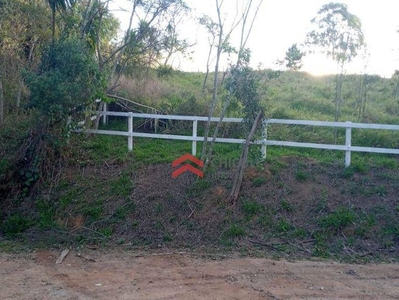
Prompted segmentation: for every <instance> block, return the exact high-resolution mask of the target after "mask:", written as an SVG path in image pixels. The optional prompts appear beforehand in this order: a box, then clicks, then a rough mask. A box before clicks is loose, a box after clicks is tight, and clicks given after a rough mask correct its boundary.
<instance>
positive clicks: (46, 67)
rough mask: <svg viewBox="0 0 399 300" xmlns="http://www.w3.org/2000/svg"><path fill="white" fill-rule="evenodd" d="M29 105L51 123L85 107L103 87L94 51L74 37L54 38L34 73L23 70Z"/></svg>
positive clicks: (103, 82) (103, 83)
mask: <svg viewBox="0 0 399 300" xmlns="http://www.w3.org/2000/svg"><path fill="white" fill-rule="evenodd" d="M25 75H26V76H25V77H26V83H27V85H28V87H29V90H30V93H31V97H30V105H31V106H33V107H36V108H38V110H39V111H40V112H41V113H42V114H43V115H44V116H46V117H48V120H49V122H50V123H56V122H59V121H61V120H63V119H64V118H65V117H66V116H67V115H69V114H71V113H72V112H76V111H80V110H83V109H85V108H86V107H87V106H88V105H90V104H91V103H93V101H94V100H95V97H96V95H98V94H100V93H101V91H102V90H104V88H105V81H104V80H103V78H102V76H101V73H100V72H99V70H98V66H97V64H96V62H95V57H94V54H92V53H91V52H90V51H89V49H87V47H86V45H85V44H84V43H83V42H82V41H80V40H76V39H67V40H61V41H58V42H54V43H53V44H52V45H51V46H50V47H49V48H48V49H47V50H46V51H45V53H44V54H43V57H42V60H41V64H40V67H39V69H38V72H36V73H26V74H25Z"/></svg>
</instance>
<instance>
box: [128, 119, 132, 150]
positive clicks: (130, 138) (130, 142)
mask: <svg viewBox="0 0 399 300" xmlns="http://www.w3.org/2000/svg"><path fill="white" fill-rule="evenodd" d="M127 127H128V129H127V130H128V133H129V136H128V137H127V148H128V149H129V151H132V150H133V116H132V115H130V116H129V117H128V125H127Z"/></svg>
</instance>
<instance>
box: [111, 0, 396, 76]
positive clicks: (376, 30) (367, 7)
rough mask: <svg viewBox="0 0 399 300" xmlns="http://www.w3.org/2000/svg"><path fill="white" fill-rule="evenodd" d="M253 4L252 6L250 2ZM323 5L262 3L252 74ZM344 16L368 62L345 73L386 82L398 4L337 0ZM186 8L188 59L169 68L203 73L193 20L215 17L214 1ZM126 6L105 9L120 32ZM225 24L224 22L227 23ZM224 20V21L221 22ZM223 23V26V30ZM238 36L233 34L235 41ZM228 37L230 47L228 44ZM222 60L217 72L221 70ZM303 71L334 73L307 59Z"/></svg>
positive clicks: (317, 58)
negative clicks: (349, 17) (354, 22)
mask: <svg viewBox="0 0 399 300" xmlns="http://www.w3.org/2000/svg"><path fill="white" fill-rule="evenodd" d="M254 2H256V1H254ZM329 2H330V1H329V0H264V1H263V3H262V6H261V8H260V10H259V13H258V16H257V19H256V21H255V23H254V27H253V30H252V32H251V35H250V38H249V40H248V45H247V46H248V47H249V48H250V49H251V65H252V66H253V67H254V68H258V67H259V66H260V67H261V68H272V69H277V68H278V66H277V65H276V61H277V60H279V59H283V58H284V56H285V52H286V51H287V49H288V48H289V47H290V46H291V45H292V44H294V43H297V44H301V43H303V42H304V40H305V37H306V33H307V32H308V31H309V30H310V28H311V22H310V20H311V19H312V18H314V17H315V16H316V15H317V11H318V10H319V9H320V8H321V7H322V6H323V5H324V4H327V3H329ZM337 2H341V3H345V4H346V5H347V6H348V10H349V12H351V13H352V14H355V15H356V16H358V17H359V19H360V20H361V22H362V30H363V33H364V37H365V42H366V43H367V49H368V53H369V58H368V60H367V63H366V61H365V60H362V59H360V58H356V59H355V60H354V61H353V62H351V63H350V64H348V65H347V73H358V74H361V73H368V74H378V75H380V76H383V77H391V76H392V74H393V72H394V71H395V69H399V33H398V32H397V31H398V30H399V16H398V14H399V1H398V0H341V1H337ZM186 3H187V4H188V5H189V6H190V7H191V8H192V12H191V16H190V18H188V19H186V20H185V22H184V26H182V29H181V32H180V34H181V36H182V37H183V38H187V39H188V40H189V41H190V43H193V44H194V43H195V46H193V47H192V48H191V51H192V54H191V59H185V58H183V57H175V58H174V59H173V60H172V64H173V66H174V67H175V68H178V69H180V70H183V71H204V70H205V66H206V59H207V53H208V51H209V43H208V36H207V34H206V32H205V30H204V29H203V27H201V26H200V25H198V24H197V23H196V22H195V20H196V18H197V17H200V16H202V15H204V14H207V15H210V16H212V17H215V16H216V5H215V0H186ZM234 3H235V0H225V1H224V4H223V7H222V14H226V15H227V16H231V15H232V14H234V13H235V6H234ZM130 6H131V4H129V2H128V1H126V0H114V3H113V5H112V7H111V9H112V10H114V11H115V12H116V13H115V15H116V16H117V17H118V18H119V19H120V21H121V26H122V27H126V25H127V21H128V18H129V14H128V13H127V12H125V13H123V12H121V11H120V10H119V9H118V8H119V7H123V8H124V9H126V10H129V8H130ZM227 18H228V17H227ZM227 20H228V19H227ZM228 24H229V23H228V21H227V24H226V26H227V27H229V26H228ZM238 35H239V32H238V30H237V31H236V35H235V36H236V37H238ZM234 41H235V39H234V37H233V39H232V43H233V44H234ZM227 66H228V64H227V62H226V60H224V63H223V64H222V68H227ZM302 70H303V71H306V72H309V73H311V74H313V75H324V74H333V73H336V72H337V66H336V63H334V62H331V60H330V59H328V58H327V57H326V56H325V55H324V54H308V55H307V56H306V57H305V59H304V66H303V68H302Z"/></svg>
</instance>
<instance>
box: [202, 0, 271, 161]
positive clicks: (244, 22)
mask: <svg viewBox="0 0 399 300" xmlns="http://www.w3.org/2000/svg"><path fill="white" fill-rule="evenodd" d="M262 2H263V0H259V1H257V3H254V1H253V0H247V1H236V7H237V8H238V7H239V6H240V5H239V3H241V10H238V11H237V13H236V17H237V16H238V19H237V18H236V17H235V18H234V20H233V22H232V24H231V26H230V29H229V30H228V31H227V32H225V25H226V24H225V22H226V19H225V15H224V14H223V13H222V8H223V3H224V1H223V0H221V1H219V0H216V11H217V16H218V22H217V24H218V33H217V36H218V42H217V46H216V47H217V48H216V49H217V50H216V59H215V75H214V81H213V92H212V100H211V103H210V105H209V113H208V121H207V123H206V127H205V133H204V142H203V144H202V155H201V158H202V159H204V160H205V167H206V166H207V164H208V163H209V162H210V160H211V157H212V152H213V145H214V143H215V140H216V137H217V134H218V131H219V128H220V126H221V124H222V121H223V118H224V115H225V113H226V111H227V108H228V106H229V104H230V101H231V99H232V97H231V96H232V92H231V91H229V90H228V91H227V96H226V97H225V100H224V103H223V106H222V112H221V115H220V119H219V122H218V124H217V125H216V128H215V131H214V132H213V135H212V139H211V142H210V143H209V147H208V135H209V131H210V124H211V117H213V113H214V110H215V107H216V102H217V100H218V89H219V78H218V73H219V64H220V58H221V55H222V53H223V51H226V49H228V51H229V52H231V50H232V49H234V47H231V46H230V44H229V40H230V37H231V35H232V33H233V31H234V30H235V29H236V28H237V27H238V26H241V28H240V29H241V30H240V34H239V44H238V47H237V49H238V51H237V60H236V63H235V67H238V66H239V65H242V64H243V63H247V62H249V59H250V55H249V54H250V51H249V50H248V49H247V48H246V44H247V42H248V39H249V37H250V35H251V32H252V28H253V25H254V22H255V20H256V17H257V14H258V11H259V9H260V7H261V5H262Z"/></svg>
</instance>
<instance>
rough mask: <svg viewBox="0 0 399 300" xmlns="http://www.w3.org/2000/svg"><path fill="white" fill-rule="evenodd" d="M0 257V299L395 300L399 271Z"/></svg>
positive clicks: (196, 260) (127, 255) (165, 258)
mask: <svg viewBox="0 0 399 300" xmlns="http://www.w3.org/2000/svg"><path fill="white" fill-rule="evenodd" d="M59 254H60V253H58V252H54V251H47V250H46V251H39V252H36V253H32V254H14V255H13V254H4V253H2V254H0V298H1V299H4V300H5V299H29V300H33V299H38V300H45V299H68V300H72V299H190V300H191V299H251V300H253V299H399V265H398V264H379V265H375V264H369V265H348V264H339V263H335V262H314V261H300V262H287V261H281V260H280V261H275V260H269V259H259V258H235V259H210V258H201V257H199V256H197V255H192V254H187V253H183V254H179V253H174V254H165V253H164V254H143V255H140V254H138V253H132V252H122V251H115V250H112V251H110V252H109V253H104V252H99V251H93V250H87V251H85V252H84V254H82V255H81V256H78V253H77V252H76V251H71V252H70V253H69V254H68V256H67V257H66V258H65V260H64V261H63V263H62V264H55V261H56V259H57V257H58V255H59Z"/></svg>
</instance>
